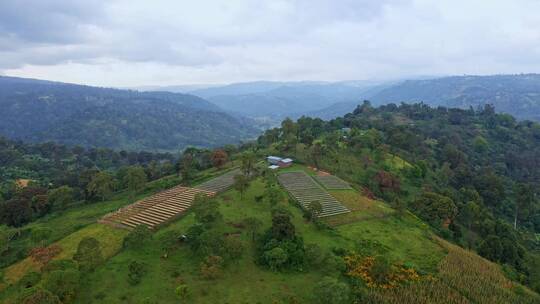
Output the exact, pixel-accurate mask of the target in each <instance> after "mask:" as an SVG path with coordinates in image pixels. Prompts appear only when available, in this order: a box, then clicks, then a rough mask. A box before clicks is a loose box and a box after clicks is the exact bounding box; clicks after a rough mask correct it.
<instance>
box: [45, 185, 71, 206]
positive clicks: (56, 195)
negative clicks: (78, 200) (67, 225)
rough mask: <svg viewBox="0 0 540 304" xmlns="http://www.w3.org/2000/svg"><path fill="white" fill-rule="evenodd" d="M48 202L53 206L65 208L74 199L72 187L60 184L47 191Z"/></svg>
mask: <svg viewBox="0 0 540 304" xmlns="http://www.w3.org/2000/svg"><path fill="white" fill-rule="evenodd" d="M48 199H49V202H50V203H51V205H52V206H53V207H56V208H60V209H62V210H65V209H66V208H67V206H68V204H69V203H71V202H72V201H73V199H74V197H73V189H72V188H71V187H69V186H61V187H58V188H56V189H52V190H50V191H49V196H48Z"/></svg>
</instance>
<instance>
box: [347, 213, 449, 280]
mask: <svg viewBox="0 0 540 304" xmlns="http://www.w3.org/2000/svg"><path fill="white" fill-rule="evenodd" d="M337 230H338V231H339V232H340V234H341V235H343V236H344V237H346V238H348V239H349V240H351V241H355V240H359V239H366V240H372V241H377V242H379V243H381V244H382V245H384V246H386V247H387V248H388V252H387V253H385V255H386V256H387V257H388V258H390V259H391V260H393V261H396V262H400V263H409V264H410V265H411V266H413V267H414V268H415V269H417V270H420V271H421V272H434V271H436V269H437V265H438V264H439V262H440V261H441V260H442V258H443V257H444V256H445V254H446V252H445V250H444V249H443V248H442V247H441V246H440V245H439V244H438V243H437V242H436V241H434V240H433V239H432V233H431V231H430V230H429V228H428V226H426V225H425V224H423V223H422V222H420V221H419V220H417V219H416V218H415V217H413V216H412V215H408V214H407V215H404V216H403V217H402V218H398V217H396V216H391V217H386V218H382V219H378V218H373V219H368V220H363V221H359V222H356V223H352V224H347V225H341V226H339V227H337Z"/></svg>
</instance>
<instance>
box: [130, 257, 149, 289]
mask: <svg viewBox="0 0 540 304" xmlns="http://www.w3.org/2000/svg"><path fill="white" fill-rule="evenodd" d="M145 273H146V265H145V264H144V263H141V262H137V261H135V260H133V261H131V262H130V263H129V265H128V283H129V284H131V285H137V284H139V283H140V282H141V279H142V277H143V276H144V274H145Z"/></svg>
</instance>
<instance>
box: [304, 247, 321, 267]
mask: <svg viewBox="0 0 540 304" xmlns="http://www.w3.org/2000/svg"><path fill="white" fill-rule="evenodd" d="M305 259H306V263H307V265H308V266H310V267H312V268H319V267H320V266H322V265H323V262H324V260H325V253H324V251H323V250H322V249H321V247H319V245H317V244H308V245H306V247H305Z"/></svg>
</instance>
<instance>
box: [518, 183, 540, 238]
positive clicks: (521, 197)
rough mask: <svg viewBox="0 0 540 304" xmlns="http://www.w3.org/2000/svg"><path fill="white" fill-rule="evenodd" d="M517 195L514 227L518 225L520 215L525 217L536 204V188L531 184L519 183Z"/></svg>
mask: <svg viewBox="0 0 540 304" xmlns="http://www.w3.org/2000/svg"><path fill="white" fill-rule="evenodd" d="M514 193H515V196H516V203H515V212H514V229H517V226H518V217H519V216H523V217H525V215H526V214H528V213H529V209H530V208H531V207H532V206H533V205H534V203H535V201H536V199H535V193H534V188H533V186H532V185H530V184H523V183H519V184H517V185H516V186H515V190H514Z"/></svg>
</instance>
